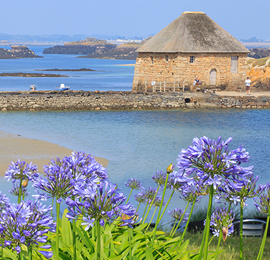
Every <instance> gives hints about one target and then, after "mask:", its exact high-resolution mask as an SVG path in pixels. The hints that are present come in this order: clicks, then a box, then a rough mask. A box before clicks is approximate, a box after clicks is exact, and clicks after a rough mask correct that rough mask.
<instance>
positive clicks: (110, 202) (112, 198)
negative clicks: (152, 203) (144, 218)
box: [66, 181, 136, 230]
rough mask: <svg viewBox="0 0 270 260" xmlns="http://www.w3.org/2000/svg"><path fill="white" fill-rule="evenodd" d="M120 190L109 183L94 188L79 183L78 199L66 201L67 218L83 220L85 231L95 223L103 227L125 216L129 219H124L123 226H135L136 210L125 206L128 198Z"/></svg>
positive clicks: (74, 193) (77, 188)
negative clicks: (67, 208)
mask: <svg viewBox="0 0 270 260" xmlns="http://www.w3.org/2000/svg"><path fill="white" fill-rule="evenodd" d="M119 190H120V189H118V188H117V185H116V184H112V183H110V182H108V181H104V182H100V183H98V184H93V185H92V186H90V185H89V184H86V183H78V184H76V185H75V188H74V192H73V195H74V196H75V197H76V199H75V200H72V199H70V198H67V199H66V203H67V205H69V212H68V213H67V215H66V216H67V217H68V218H70V219H75V218H81V219H82V221H83V222H82V225H85V226H86V227H85V230H88V229H89V228H90V226H93V225H94V223H95V221H98V222H99V224H100V225H102V226H103V225H104V224H105V222H109V223H111V222H112V221H114V220H115V219H117V218H118V217H121V216H123V215H125V216H127V217H126V219H122V222H123V223H122V225H130V224H133V223H134V218H135V214H136V209H134V208H133V206H132V205H130V204H125V200H126V197H125V196H124V195H123V193H119Z"/></svg>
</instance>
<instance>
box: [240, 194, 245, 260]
mask: <svg viewBox="0 0 270 260" xmlns="http://www.w3.org/2000/svg"><path fill="white" fill-rule="evenodd" d="M243 208H244V201H243V199H242V198H241V203H240V252H239V259H240V260H242V259H243V211H244V209H243Z"/></svg>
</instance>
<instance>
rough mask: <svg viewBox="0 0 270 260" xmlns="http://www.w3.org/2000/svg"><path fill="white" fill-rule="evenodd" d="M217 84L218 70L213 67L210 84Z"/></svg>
mask: <svg viewBox="0 0 270 260" xmlns="http://www.w3.org/2000/svg"><path fill="white" fill-rule="evenodd" d="M216 84H217V71H216V69H212V70H211V71H210V81H209V85H210V86H215V85H216Z"/></svg>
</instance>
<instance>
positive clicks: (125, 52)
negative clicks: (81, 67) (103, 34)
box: [43, 37, 148, 60]
mask: <svg viewBox="0 0 270 260" xmlns="http://www.w3.org/2000/svg"><path fill="white" fill-rule="evenodd" d="M146 40H148V39H146ZM146 40H145V41H146ZM145 41H142V42H141V43H137V42H128V43H124V44H120V45H117V44H112V43H108V42H107V41H106V40H98V39H96V38H94V37H90V38H86V39H85V40H81V41H74V42H67V43H65V44H64V45H62V46H60V45H58V46H54V47H51V48H45V49H44V51H43V54H77V55H84V56H79V58H97V59H124V60H135V59H136V58H137V52H136V50H137V49H138V48H139V47H140V46H141V45H142V44H143V43H144V42H145Z"/></svg>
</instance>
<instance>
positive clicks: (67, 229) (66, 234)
mask: <svg viewBox="0 0 270 260" xmlns="http://www.w3.org/2000/svg"><path fill="white" fill-rule="evenodd" d="M67 212H68V210H67V209H65V210H64V214H63V217H62V229H61V238H62V242H63V243H64V244H66V245H68V246H69V245H72V243H73V241H72V232H71V225H70V222H69V221H68V218H67V217H66V214H67Z"/></svg>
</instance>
